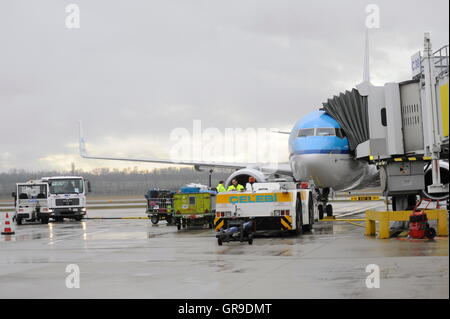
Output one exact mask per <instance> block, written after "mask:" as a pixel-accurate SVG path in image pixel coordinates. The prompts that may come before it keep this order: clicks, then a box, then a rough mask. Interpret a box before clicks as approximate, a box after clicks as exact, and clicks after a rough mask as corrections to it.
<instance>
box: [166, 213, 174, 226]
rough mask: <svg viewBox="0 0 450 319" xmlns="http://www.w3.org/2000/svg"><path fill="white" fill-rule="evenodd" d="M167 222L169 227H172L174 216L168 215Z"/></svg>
mask: <svg viewBox="0 0 450 319" xmlns="http://www.w3.org/2000/svg"><path fill="white" fill-rule="evenodd" d="M166 222H167V225H170V224H172V222H173V218H172V216H170V215H167V216H166Z"/></svg>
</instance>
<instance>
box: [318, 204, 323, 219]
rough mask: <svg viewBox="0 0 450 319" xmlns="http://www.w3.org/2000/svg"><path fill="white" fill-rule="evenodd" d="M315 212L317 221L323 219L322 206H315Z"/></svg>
mask: <svg viewBox="0 0 450 319" xmlns="http://www.w3.org/2000/svg"><path fill="white" fill-rule="evenodd" d="M317 210H318V211H319V220H321V219H323V205H322V204H320V205H319V206H317Z"/></svg>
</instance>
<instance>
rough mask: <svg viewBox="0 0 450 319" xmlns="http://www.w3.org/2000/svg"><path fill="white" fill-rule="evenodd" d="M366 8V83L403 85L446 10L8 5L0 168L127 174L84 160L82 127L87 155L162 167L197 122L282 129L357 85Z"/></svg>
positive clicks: (56, 1) (244, 1) (442, 6)
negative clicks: (376, 14) (173, 136)
mask: <svg viewBox="0 0 450 319" xmlns="http://www.w3.org/2000/svg"><path fill="white" fill-rule="evenodd" d="M71 2H72V3H76V4H78V5H79V8H80V28H79V29H68V28H66V25H65V19H66V16H67V13H66V12H65V8H66V6H67V5H68V4H69V3H71ZM370 3H374V4H377V5H378V6H379V8H380V28H379V29H372V30H371V42H370V46H371V71H372V80H373V83H374V84H384V83H385V82H389V81H401V80H407V79H409V78H410V73H411V72H410V56H411V55H412V54H414V53H415V52H417V51H418V50H421V49H422V43H423V33H424V32H425V31H430V32H431V34H432V42H433V45H434V48H435V49H437V48H439V47H441V46H443V45H445V44H448V37H449V33H448V24H449V15H448V11H449V8H448V7H449V2H448V0H431V1H411V0H403V1H357V0H351V1H336V0H330V1H298V0H292V1H284V0H282V1H280V0H272V1H263V0H238V1H234V0H227V1H225V0H222V1H213V0H203V1H200V0H199V1H196V0H179V1H171V0H161V1H159V0H158V1H156V0H153V1H149V0H142V1H138V0H123V1H111V0H108V1H106V0H105V1H103V0H102V1H100V0H73V1H62V0H40V1H32V0H29V1H20V0H2V1H0V41H1V45H0V110H1V113H0V114H1V123H0V171H8V170H9V169H11V168H18V169H27V170H37V169H54V168H55V169H69V167H70V163H71V162H75V163H76V166H77V167H80V168H85V169H89V168H94V167H106V166H108V167H127V166H133V165H134V164H130V163H121V162H102V161H89V160H83V159H81V158H80V157H79V156H78V146H77V141H78V132H77V121H78V120H82V121H83V124H84V130H85V133H86V136H87V140H88V142H89V144H88V147H89V152H90V153H96V154H102V155H118V156H120V155H129V156H141V157H159V158H167V157H168V153H169V149H170V141H169V134H170V132H171V131H172V130H173V129H174V128H177V127H185V128H187V129H192V120H193V119H198V120H201V121H202V124H203V125H204V127H217V128H218V129H220V130H224V129H225V128H227V127H228V128H234V127H241V128H248V127H253V128H274V127H276V128H280V129H283V130H289V129H290V128H291V127H292V126H293V125H294V123H295V122H296V120H298V119H299V118H301V117H302V116H303V115H305V114H306V113H308V112H310V111H313V110H316V109H318V108H319V107H321V103H322V102H324V101H326V99H327V98H329V97H331V96H332V95H334V94H337V93H339V92H341V91H343V90H346V89H351V88H352V87H354V86H355V85H356V84H358V83H359V82H360V81H361V79H362V64H363V60H364V35H365V24H364V22H365V19H366V16H367V13H366V12H365V8H366V5H368V4H370ZM280 138H284V140H283V145H282V146H283V147H282V150H281V151H280V156H286V157H287V138H286V137H285V136H282V137H280ZM140 167H142V168H152V167H157V166H154V165H151V164H147V165H140Z"/></svg>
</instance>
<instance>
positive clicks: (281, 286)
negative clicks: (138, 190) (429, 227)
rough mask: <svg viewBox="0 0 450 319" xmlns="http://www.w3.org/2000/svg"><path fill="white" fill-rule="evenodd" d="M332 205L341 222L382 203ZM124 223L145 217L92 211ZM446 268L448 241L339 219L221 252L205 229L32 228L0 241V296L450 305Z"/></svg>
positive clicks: (138, 225) (109, 223)
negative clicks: (368, 231)
mask: <svg viewBox="0 0 450 319" xmlns="http://www.w3.org/2000/svg"><path fill="white" fill-rule="evenodd" d="M334 206H335V213H336V215H340V214H347V213H349V212H358V211H361V210H364V209H365V208H369V207H370V208H374V207H375V206H378V207H379V208H380V209H382V207H383V204H382V203H380V202H358V203H355V202H353V203H352V202H344V203H335V204H334ZM119 216H123V217H144V216H145V214H144V212H143V210H142V209H141V208H140V209H131V208H124V209H113V210H92V211H90V212H89V217H91V218H94V217H119ZM347 217H349V216H347ZM355 217H359V218H361V217H362V215H359V216H358V215H355ZM356 223H358V222H356ZM360 224H361V225H363V223H360ZM69 264H76V265H77V266H78V267H79V269H80V288H72V289H69V288H67V287H66V278H67V276H69V273H66V267H67V266H68V265H69ZM370 264H375V265H378V266H379V269H380V288H370V289H369V288H367V286H366V279H367V276H369V273H368V272H366V267H367V266H368V265H370ZM448 270H449V259H448V238H447V237H445V238H437V239H435V240H433V241H422V242H411V241H401V240H398V239H394V238H393V239H388V240H379V239H375V238H369V237H365V236H364V228H363V227H358V226H356V225H353V224H349V223H346V222H337V221H334V222H329V221H322V222H319V223H316V224H315V225H314V230H313V232H311V233H305V234H303V235H300V236H281V237H260V238H257V239H255V240H254V243H253V245H251V246H250V245H248V244H241V243H238V242H232V243H226V244H224V245H223V246H218V245H217V241H216V239H215V233H214V231H212V230H209V229H207V228H203V229H202V228H192V229H188V230H182V231H177V229H176V227H174V226H167V225H166V223H165V222H164V221H161V222H160V223H159V224H158V225H156V226H155V225H152V224H151V223H150V221H149V220H145V219H88V220H84V221H82V222H76V221H69V220H66V221H64V222H60V223H49V224H48V225H40V224H28V225H23V226H19V227H16V234H15V235H13V236H1V237H0V298H226V299H228V298H277V299H280V298H281V299H284V298H289V299H291V298H449V280H448V279H449V277H448Z"/></svg>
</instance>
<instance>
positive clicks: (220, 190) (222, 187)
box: [216, 184, 227, 193]
mask: <svg viewBox="0 0 450 319" xmlns="http://www.w3.org/2000/svg"><path fill="white" fill-rule="evenodd" d="M216 189H217V191H218V192H219V193H220V192H226V191H227V189H226V188H225V186H223V184H219V185H217V187H216Z"/></svg>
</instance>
